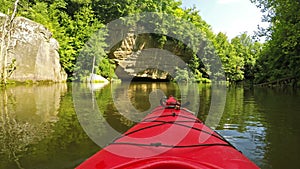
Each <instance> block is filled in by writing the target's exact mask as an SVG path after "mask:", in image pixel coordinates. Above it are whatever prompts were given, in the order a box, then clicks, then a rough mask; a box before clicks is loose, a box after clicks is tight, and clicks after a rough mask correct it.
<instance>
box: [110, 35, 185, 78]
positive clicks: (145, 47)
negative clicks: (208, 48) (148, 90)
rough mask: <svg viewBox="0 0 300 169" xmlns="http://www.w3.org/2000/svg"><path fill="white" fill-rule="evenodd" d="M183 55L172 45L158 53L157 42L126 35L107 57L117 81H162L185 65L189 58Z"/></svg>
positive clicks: (148, 37)
mask: <svg viewBox="0 0 300 169" xmlns="http://www.w3.org/2000/svg"><path fill="white" fill-rule="evenodd" d="M184 52H185V51H177V49H176V45H174V44H172V43H170V44H168V43H167V44H165V46H164V49H161V50H160V49H159V47H158V42H157V40H156V39H154V38H153V37H151V36H150V35H134V34H133V33H130V32H129V33H127V36H126V38H125V39H123V41H122V42H121V43H120V45H119V48H117V49H116V50H115V51H114V52H113V53H112V55H111V56H110V57H111V58H112V59H114V60H115V61H116V63H117V69H116V75H117V76H118V77H119V78H120V79H123V80H127V79H132V78H135V79H136V80H139V79H141V80H143V79H145V80H157V81H161V80H162V81H164V80H170V79H172V78H174V77H173V76H174V70H175V68H176V67H179V68H180V67H185V64H184V62H185V63H188V61H189V60H190V58H191V55H189V54H188V53H184ZM176 56H178V57H176Z"/></svg>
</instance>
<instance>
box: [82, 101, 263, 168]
mask: <svg viewBox="0 0 300 169" xmlns="http://www.w3.org/2000/svg"><path fill="white" fill-rule="evenodd" d="M104 168H109V169H111V168H115V169H117V168H120V169H121V168H122V169H125V168H128V169H129V168H140V169H154V168H155V169H159V168H172V169H173V168H176V169H181V168H182V169H183V168H184V169H196V168H197V169H199V168H203V169H221V168H222V169H224V168H226V169H238V168H240V169H256V168H258V167H257V166H256V165H255V164H254V163H253V162H251V161H250V160H249V159H247V158H246V157H245V156H244V155H243V154H242V153H241V152H239V151H238V150H237V149H235V148H234V147H233V146H232V145H231V144H230V143H228V142H227V141H226V140H225V139H224V138H223V137H221V136H220V135H219V134H218V133H216V132H215V131H213V130H211V129H210V128H209V127H207V126H205V125H204V124H203V123H202V122H201V121H200V120H199V119H197V118H196V117H195V116H194V115H193V114H192V113H190V112H189V111H188V110H186V109H177V108H165V107H163V106H160V107H157V108H156V109H154V110H153V112H152V113H151V114H149V115H148V116H146V117H145V118H144V119H143V120H142V121H141V122H140V123H138V124H137V125H135V126H134V127H132V128H131V129H129V130H128V131H127V132H126V133H124V134H123V136H122V137H120V138H118V139H116V140H115V141H114V142H113V143H112V144H110V145H109V146H107V147H105V148H104V149H103V150H101V151H99V152H98V153H96V154H95V155H93V156H92V157H90V158H89V159H88V160H86V161H85V162H83V163H82V164H81V165H79V166H78V167H77V169H104Z"/></svg>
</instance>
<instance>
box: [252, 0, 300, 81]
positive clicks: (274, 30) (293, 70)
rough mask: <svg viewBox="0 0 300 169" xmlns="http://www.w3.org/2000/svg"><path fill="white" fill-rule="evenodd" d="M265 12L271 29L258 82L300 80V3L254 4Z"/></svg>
mask: <svg viewBox="0 0 300 169" xmlns="http://www.w3.org/2000/svg"><path fill="white" fill-rule="evenodd" d="M252 2H253V3H255V4H256V5H257V6H258V7H259V8H261V9H262V11H263V12H264V21H265V22H268V23H269V27H268V28H261V29H260V31H259V32H258V36H266V37H267V39H268V41H267V43H266V44H265V45H264V48H263V50H262V52H261V56H260V58H259V59H258V64H257V69H258V70H257V74H256V80H257V82H264V81H273V80H278V79H281V78H289V77H299V76H300V67H299V64H300V2H299V1H297V0H252Z"/></svg>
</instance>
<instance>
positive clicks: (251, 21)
mask: <svg viewBox="0 0 300 169" xmlns="http://www.w3.org/2000/svg"><path fill="white" fill-rule="evenodd" d="M193 5H195V6H196V8H197V10H199V11H200V16H201V17H202V19H203V20H205V21H206V22H207V23H208V24H209V25H211V27H212V30H213V31H214V32H215V33H218V32H223V33H225V34H226V35H227V36H228V38H229V39H232V38H234V37H235V36H237V35H240V34H241V33H243V32H247V34H248V35H253V34H254V33H253V32H254V31H256V30H257V25H261V26H264V25H265V23H261V17H262V13H261V12H260V9H258V8H257V7H256V6H255V4H252V3H251V2H250V0H182V7H183V8H184V7H193Z"/></svg>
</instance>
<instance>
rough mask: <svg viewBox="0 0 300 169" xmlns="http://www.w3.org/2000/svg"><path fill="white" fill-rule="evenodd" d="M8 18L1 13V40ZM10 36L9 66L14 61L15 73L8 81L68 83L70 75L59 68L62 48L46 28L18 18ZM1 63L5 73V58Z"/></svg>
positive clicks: (1, 59)
mask: <svg viewBox="0 0 300 169" xmlns="http://www.w3.org/2000/svg"><path fill="white" fill-rule="evenodd" d="M6 17H7V15H4V14H2V13H0V37H2V34H3V24H4V22H5V19H6ZM11 33H12V34H11V41H10V45H9V46H8V47H9V54H8V57H7V59H8V60H7V61H8V63H7V66H8V65H9V64H10V63H12V62H13V60H15V68H16V69H15V70H14V71H13V73H12V75H11V76H10V77H9V79H10V80H14V81H33V82H39V81H51V82H64V81H66V79H67V74H66V72H65V71H64V70H63V68H62V67H61V65H60V59H59V58H60V57H59V53H58V49H59V44H58V42H57V41H56V40H55V39H54V38H52V33H51V32H50V31H49V30H48V29H47V28H45V27H44V26H43V25H41V24H39V23H36V22H34V21H31V20H29V19H27V18H24V17H16V18H15V20H14V22H13V29H12V32H11ZM1 40H2V39H0V41H1ZM5 41H7V39H5ZM5 44H6V45H7V43H5ZM0 61H1V64H0V68H1V70H2V62H3V58H0Z"/></svg>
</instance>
